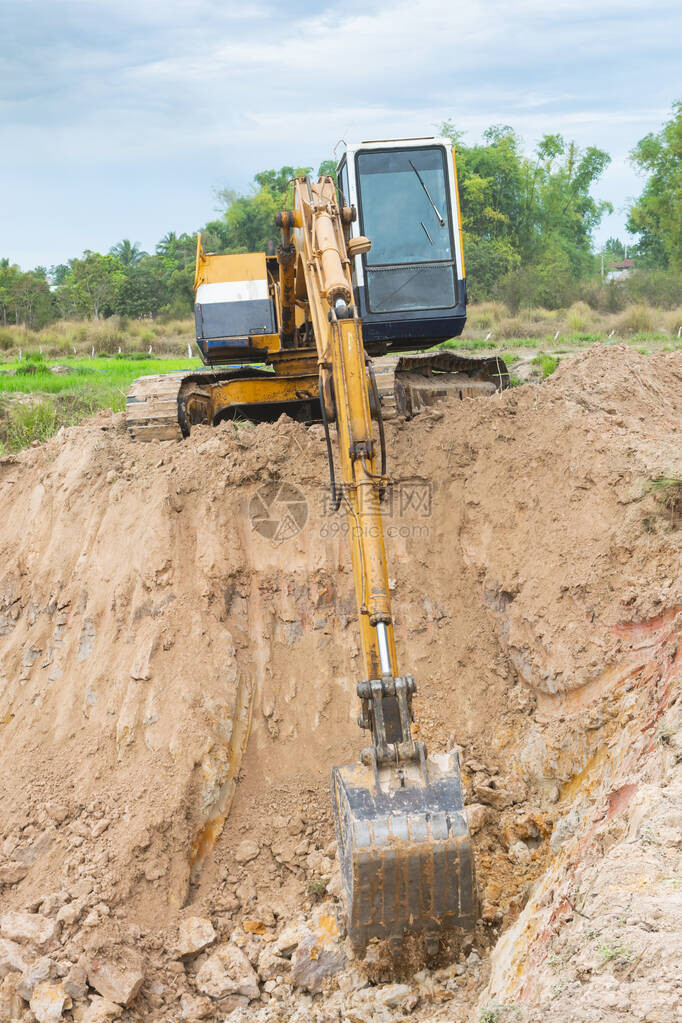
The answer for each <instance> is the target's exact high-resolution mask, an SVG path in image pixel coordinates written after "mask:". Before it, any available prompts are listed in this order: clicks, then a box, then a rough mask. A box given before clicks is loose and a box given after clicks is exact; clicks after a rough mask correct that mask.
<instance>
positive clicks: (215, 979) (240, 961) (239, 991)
mask: <svg viewBox="0 0 682 1023" xmlns="http://www.w3.org/2000/svg"><path fill="white" fill-rule="evenodd" d="M195 983H196V986H197V989H198V990H199V991H201V993H202V994H204V995H209V997H211V998H225V997H226V996H227V995H243V996H244V997H245V998H248V999H249V1001H251V1000H252V999H254V998H258V996H259V995H260V988H259V986H258V975H257V973H256V972H255V970H254V969H253V967H252V966H251V963H250V962H249V960H248V959H247V958H246V956H245V955H244V953H243V952H242V951H241V949H239V948H237V946H236V945H233V944H231V943H228V944H227V945H220V946H219V947H218V948H217V949H216V950H215V952H214V953H213V954H212V955H211V956H209V958H208V959H207V960H206V962H205V963H204V964H203V966H202V967H201V969H200V970H199V972H198V973H197V975H196V980H195Z"/></svg>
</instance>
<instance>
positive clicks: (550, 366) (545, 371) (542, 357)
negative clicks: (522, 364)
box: [532, 352, 559, 380]
mask: <svg viewBox="0 0 682 1023" xmlns="http://www.w3.org/2000/svg"><path fill="white" fill-rule="evenodd" d="M532 363H533V365H534V366H539V368H540V370H541V371H542V378H543V380H544V379H545V378H546V377H549V376H551V375H552V373H553V372H554V370H555V369H556V368H557V366H558V365H559V360H558V359H555V358H554V356H553V355H547V354H546V353H545V352H540V353H539V354H538V355H536V356H535V358H534V359H533V360H532Z"/></svg>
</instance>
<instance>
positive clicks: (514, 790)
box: [474, 777, 528, 810]
mask: <svg viewBox="0 0 682 1023" xmlns="http://www.w3.org/2000/svg"><path fill="white" fill-rule="evenodd" d="M527 791H528V790H527V789H526V786H525V784H524V783H523V780H522V779H521V778H518V777H510V778H506V779H505V780H504V783H502V782H499V781H498V780H497V779H496V778H488V779H486V780H485V781H481V782H476V783H475V784H474V792H475V793H476V796H477V797H478V799H479V801H480V802H481V803H485V804H486V806H492V807H494V808H495V809H496V810H507V809H508V808H509V807H510V806H513V805H514V804H515V803H522V802H523V800H524V799H525V798H526V795H527Z"/></svg>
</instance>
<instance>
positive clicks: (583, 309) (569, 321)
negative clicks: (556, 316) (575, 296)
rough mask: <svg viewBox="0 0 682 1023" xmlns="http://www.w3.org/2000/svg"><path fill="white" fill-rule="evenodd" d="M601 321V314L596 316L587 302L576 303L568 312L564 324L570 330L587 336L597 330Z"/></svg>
mask: <svg viewBox="0 0 682 1023" xmlns="http://www.w3.org/2000/svg"><path fill="white" fill-rule="evenodd" d="M599 319H600V317H599V314H595V312H594V310H592V309H590V307H589V306H588V305H587V303H586V302H574V303H573V305H572V306H571V307H570V309H567V310H566V314H565V318H564V322H565V324H566V326H567V327H568V329H569V330H572V331H575V332H576V333H578V334H585V333H587V332H588V331H590V330H593V329H594V328H595V325H596V324H597V322H598V320H599Z"/></svg>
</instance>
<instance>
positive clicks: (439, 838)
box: [332, 753, 477, 954]
mask: <svg viewBox="0 0 682 1023" xmlns="http://www.w3.org/2000/svg"><path fill="white" fill-rule="evenodd" d="M332 801H333V808H334V816H335V820H336V832H337V839H338V845H339V860H340V863H341V872H342V876H343V883H344V887H345V889H346V894H347V897H348V921H349V934H350V938H351V941H352V943H353V947H354V949H355V951H356V952H357V953H358V954H362V953H363V952H364V950H365V948H366V946H367V943H368V941H369V940H370V939H371V938H380V939H389V941H390V943H391V946H392V947H393V949H394V950H396V951H399V949H400V946H401V945H402V941H403V937H404V935H406V934H408V933H410V932H414V933H417V934H420V935H423V936H424V939H425V942H426V950H427V952H428V953H429V954H433V953H435V952H436V951H437V950H438V947H439V944H440V936H441V935H442V934H444V933H446V932H459V933H460V934H469V933H472V932H473V930H474V927H475V924H476V915H477V914H476V901H477V898H476V879H475V870H474V858H473V854H472V849H471V840H470V837H469V829H468V826H467V821H466V817H465V815H464V808H463V804H462V788H461V783H460V774H459V760H458V757H457V754H456V753H448V754H441V755H436V756H432V757H429V758H428V759H426V758H425V757H422V758H421V762H419V761H417V762H413V763H408V764H402V765H400V766H398V765H396V764H390V765H381V766H377V764H376V761H375V762H373V763H371V764H370V765H369V766H364V765H363V764H351V765H349V766H346V767H335V768H334V769H333V771H332Z"/></svg>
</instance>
